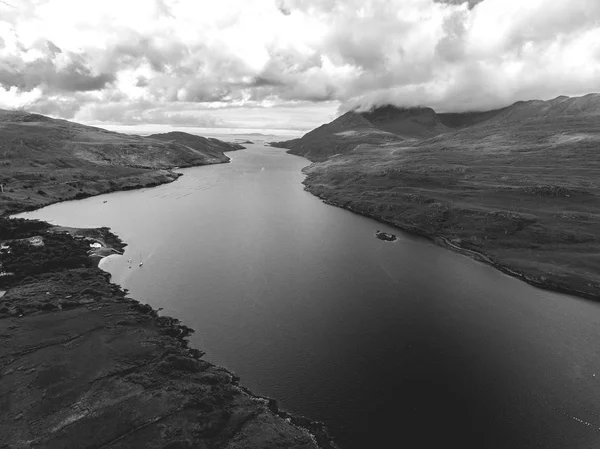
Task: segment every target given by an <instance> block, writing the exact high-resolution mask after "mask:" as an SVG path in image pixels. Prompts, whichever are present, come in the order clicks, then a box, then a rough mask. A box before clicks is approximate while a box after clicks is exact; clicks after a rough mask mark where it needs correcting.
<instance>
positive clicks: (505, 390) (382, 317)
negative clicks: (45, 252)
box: [23, 144, 600, 449]
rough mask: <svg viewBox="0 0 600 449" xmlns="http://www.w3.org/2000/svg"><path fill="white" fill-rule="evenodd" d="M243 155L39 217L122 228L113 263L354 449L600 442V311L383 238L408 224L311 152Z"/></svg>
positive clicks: (249, 377) (217, 351)
mask: <svg viewBox="0 0 600 449" xmlns="http://www.w3.org/2000/svg"><path fill="white" fill-rule="evenodd" d="M229 155H230V156H231V157H232V158H233V162H232V163H231V164H223V165H215V166H208V167H197V168H190V169H185V170H182V172H183V173H184V176H183V177H182V178H180V179H179V180H178V181H176V182H175V183H172V184H168V185H163V186H159V187H155V188H151V189H144V190H138V191H129V192H119V193H113V194H110V195H104V196H99V197H95V198H89V199H86V200H81V201H76V202H68V203H61V204H57V205H54V206H50V207H47V208H44V209H41V210H39V211H36V212H33V213H30V214H23V216H26V217H30V218H41V219H44V220H49V221H51V222H54V223H59V224H62V225H68V226H80V227H85V226H88V227H95V226H109V227H111V228H112V230H113V231H114V232H115V233H116V234H118V235H119V236H120V237H121V238H122V239H123V240H125V241H126V242H127V243H128V244H129V246H128V247H127V250H126V253H125V256H124V257H118V256H117V257H110V258H107V259H105V260H104V262H103V265H102V266H103V268H104V269H106V270H108V271H109V272H110V273H111V274H112V275H113V279H114V281H116V282H118V283H120V284H121V285H122V286H123V287H125V288H128V289H129V290H130V295H131V296H132V297H135V298H137V299H140V300H142V301H144V302H148V303H149V304H151V305H152V306H154V307H163V308H164V311H163V312H162V313H164V314H168V315H171V316H175V317H178V318H180V319H181V320H182V321H183V322H184V323H185V324H186V325H188V326H190V327H192V328H194V329H196V333H195V334H194V335H193V337H192V344H193V345H195V346H196V347H199V348H202V349H204V350H206V351H207V356H206V358H207V359H208V360H210V361H212V362H215V363H217V364H221V365H224V366H226V367H227V368H229V369H231V370H232V371H234V372H235V373H237V374H238V375H240V376H241V378H242V383H243V384H244V385H245V386H247V387H249V388H251V389H252V390H253V391H255V392H256V393H258V394H263V395H267V396H272V397H274V398H277V399H278V400H279V401H280V403H281V404H282V406H283V407H284V408H286V409H288V410H290V411H292V412H295V413H298V414H303V415H306V416H309V417H311V418H313V419H317V420H322V421H325V422H326V423H327V424H328V425H329V427H330V428H331V429H332V431H333V433H334V435H335V436H336V437H337V440H338V442H339V443H340V446H341V447H342V449H363V448H421V447H423V448H429V447H434V448H437V447H446V446H448V447H461V448H511V449H513V448H598V447H600V307H599V305H598V304H595V303H592V302H589V301H585V300H580V299H577V298H573V297H569V296H565V295H559V294H553V293H549V292H545V291H542V290H538V289H535V288H533V287H531V286H529V285H526V284H524V283H522V282H519V281H517V280H515V279H512V278H510V277H507V276H505V275H503V274H501V273H500V272H498V271H496V270H494V269H492V268H490V267H487V266H485V265H482V264H479V263H477V262H474V261H472V260H471V259H468V258H466V257H463V256H460V255H457V254H454V253H452V252H449V251H446V250H444V249H441V248H439V247H436V246H434V245H432V244H429V243H428V242H426V241H424V240H421V239H419V238H415V237H412V236H409V235H406V234H401V235H400V239H399V240H398V241H397V242H394V243H388V242H382V241H380V240H377V239H376V238H374V236H373V233H374V232H375V231H376V230H377V229H381V230H384V231H392V232H395V233H396V234H398V232H397V231H394V230H393V229H391V228H389V227H387V226H385V225H382V224H379V223H377V222H375V221H373V220H370V219H367V218H364V217H360V216H357V215H353V214H352V213H350V212H347V211H344V210H342V209H338V208H335V207H331V206H327V205H325V204H323V203H322V202H321V201H320V200H318V199H317V198H315V197H313V196H311V195H310V194H308V193H306V192H304V190H303V188H302V184H301V181H302V179H303V175H302V174H301V172H300V169H301V168H302V167H303V166H305V165H307V164H308V162H307V161H306V160H305V159H303V158H299V157H295V156H290V155H286V154H285V153H283V151H282V150H278V149H275V148H269V147H264V146H262V145H259V144H255V145H250V146H249V148H248V150H245V151H239V152H234V153H229ZM104 201H106V203H104ZM129 258H131V259H133V262H134V263H133V264H132V267H131V268H129V264H128V263H127V259H129ZM139 260H143V261H144V265H143V267H138V262H139Z"/></svg>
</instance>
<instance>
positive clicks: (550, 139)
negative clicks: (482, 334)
mask: <svg viewBox="0 0 600 449" xmlns="http://www.w3.org/2000/svg"><path fill="white" fill-rule="evenodd" d="M560 98H566V97H560ZM582 98H583V99H584V100H585V101H579V103H578V104H576V105H575V106H573V104H567V105H565V104H562V102H561V103H560V107H561V108H562V110H561V111H562V112H561V111H559V112H558V113H557V112H556V110H555V109H556V108H555V107H554V106H553V105H552V104H550V105H549V103H551V102H531V103H533V104H531V103H519V104H516V105H515V106H514V107H512V109H511V108H506V109H504V110H501V111H497V112H495V113H493V114H490V113H486V114H488V116H487V117H484V119H483V120H482V121H479V120H478V119H477V117H475V119H474V117H473V115H472V114H471V115H464V117H462V118H461V117H460V116H458V117H451V118H452V120H453V122H452V121H451V120H449V118H448V117H442V119H444V120H445V121H446V122H447V123H454V125H455V126H456V127H455V128H449V129H448V130H447V131H444V132H443V133H441V134H439V135H437V136H434V137H432V138H426V139H409V138H407V139H405V140H404V141H402V142H390V143H379V144H376V145H373V144H370V143H362V142H361V141H360V139H357V141H356V142H355V144H354V146H353V147H352V149H350V150H349V151H347V152H346V153H345V154H339V155H336V156H332V157H328V158H326V159H325V160H324V161H322V162H317V163H314V164H312V165H311V166H310V167H308V168H307V169H306V170H305V171H306V173H307V175H308V176H307V178H306V180H305V184H306V187H307V190H309V191H310V192H312V193H314V194H315V195H317V196H319V197H321V198H323V199H324V200H326V201H328V202H330V203H333V204H336V205H339V206H342V207H346V208H349V209H352V210H354V211H356V212H358V213H362V214H365V215H368V216H371V217H374V218H377V219H379V220H382V221H386V222H389V223H392V224H394V225H396V226H398V227H400V228H403V229H407V230H410V231H413V232H417V233H420V234H422V235H426V236H429V237H431V238H433V239H435V240H436V241H437V242H439V243H441V244H444V245H445V246H448V247H452V248H453V249H456V250H460V251H463V252H465V253H468V254H471V255H475V253H478V254H483V255H485V256H486V257H480V258H481V259H482V260H485V261H487V262H488V263H492V264H493V265H496V266H498V267H499V268H503V269H504V270H505V271H507V272H511V274H517V275H518V274H521V275H523V276H522V277H523V279H525V280H527V281H529V282H531V283H533V284H536V285H540V286H543V287H546V288H550V289H554V290H562V291H569V292H572V293H576V294H579V295H582V296H588V297H594V298H600V123H599V122H598V120H597V118H598V115H597V108H596V106H597V104H599V103H598V98H597V97H594V98H592V100H593V101H590V99H589V98H586V97H582ZM568 100H573V99H568ZM576 100H579V99H576ZM564 101H567V100H564ZM564 101H563V102H564ZM556 103H557V104H559V102H558V101H556ZM582 103H583V106H582ZM567 107H568V108H571V112H568V111H567V112H565V109H567ZM573 111H574V112H573ZM465 123H467V125H465ZM471 123H475V124H471ZM295 148H296V149H297V148H299V147H298V146H296V147H295ZM292 152H294V150H292ZM314 159H315V160H317V161H318V160H320V158H314Z"/></svg>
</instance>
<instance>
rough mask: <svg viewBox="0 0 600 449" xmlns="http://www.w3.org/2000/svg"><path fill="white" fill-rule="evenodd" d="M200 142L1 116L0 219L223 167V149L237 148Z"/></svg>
mask: <svg viewBox="0 0 600 449" xmlns="http://www.w3.org/2000/svg"><path fill="white" fill-rule="evenodd" d="M181 134H185V133H181ZM188 136H191V135H188ZM193 137H195V136H192V137H191V138H193ZM206 140H207V141H208V142H207V143H205V144H203V145H202V144H200V143H199V142H198V143H194V144H193V145H185V144H182V143H180V142H178V141H177V139H171V140H168V141H165V140H163V139H162V138H155V139H152V138H146V137H141V136H134V135H127V134H120V133H116V132H112V131H107V130H105V129H102V128H96V127H92V126H86V125H81V124H79V123H74V122H69V121H66V120H57V119H52V118H49V117H45V116H43V115H38V114H29V113H27V112H22V111H5V110H0V184H2V186H3V190H4V191H3V192H0V213H2V214H6V213H12V212H16V211H19V210H24V209H30V208H35V207H39V206H41V205H44V204H49V203H52V202H56V201H61V200H65V199H71V198H80V197H84V196H89V195H95V194H98V193H102V192H107V191H112V190H120V189H128V188H136V187H140V186H148V185H156V184H160V183H164V182H169V181H172V180H174V179H176V178H177V176H178V175H177V174H175V173H172V172H170V171H169V169H171V168H173V167H188V166H194V165H205V164H216V163H223V162H228V161H229V158H228V157H227V156H225V155H224V154H223V151H229V150H234V149H239V145H237V144H233V145H232V144H228V143H225V142H221V141H218V140H216V139H214V140H212V139H211V140H208V139H206Z"/></svg>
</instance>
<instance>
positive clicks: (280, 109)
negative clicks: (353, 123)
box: [0, 0, 600, 129]
mask: <svg viewBox="0 0 600 449" xmlns="http://www.w3.org/2000/svg"><path fill="white" fill-rule="evenodd" d="M599 75H600V2H598V1H597V0H528V1H523V0H377V1H376V0H220V1H219V2H210V3H209V2H198V1H196V0H128V1H122V0H104V1H103V2H94V3H90V2H81V1H77V0H19V1H18V2H17V1H12V0H7V1H5V2H0V107H5V108H15V107H19V108H27V109H31V110H34V111H36V112H41V113H44V114H49V115H54V116H60V117H64V118H69V119H76V120H81V121H90V122H94V123H109V122H110V123H121V124H130V125H135V124H141V123H156V124H167V123H171V124H174V125H178V126H209V127H219V126H223V127H229V126H232V125H235V126H236V127H239V126H241V127H243V119H241V120H240V117H244V114H245V116H246V117H248V118H247V120H248V125H249V126H250V124H251V125H252V127H253V128H256V127H260V126H257V125H259V124H260V123H257V122H256V120H255V118H256V117H259V116H260V117H261V120H263V121H264V123H266V124H269V125H277V126H291V127H292V128H291V129H296V127H295V126H294V124H293V120H286V119H283V120H282V119H280V118H279V115H281V114H292V111H298V110H300V109H302V108H304V109H303V110H305V111H309V110H311V107H312V106H311V105H320V106H319V111H321V114H319V115H315V123H309V122H310V120H309V121H308V122H307V121H306V120H308V119H309V114H306V115H303V116H302V117H303V120H302V126H306V128H311V127H313V126H315V125H318V124H319V123H317V122H316V120H317V119H319V120H321V119H322V117H323V116H324V115H326V114H324V113H323V111H325V110H327V111H329V112H328V113H327V114H333V113H335V110H336V108H337V107H338V106H340V105H341V109H343V110H344V109H349V108H356V107H358V108H363V109H365V108H369V107H372V106H373V105H378V104H383V103H394V104H398V105H401V106H416V105H428V106H432V107H434V108H436V109H438V110H443V111H450V110H456V111H462V110H474V109H487V108H494V107H501V106H505V105H507V104H509V103H511V102H514V101H517V100H527V99H532V98H542V99H547V98H551V97H554V96H557V95H559V94H566V95H578V94H585V93H588V92H591V91H599V90H600V76H599ZM250 111H252V115H251V114H250ZM256 111H262V112H261V113H257V112H256ZM292 116H294V117H296V116H297V114H296V115H294V114H292Z"/></svg>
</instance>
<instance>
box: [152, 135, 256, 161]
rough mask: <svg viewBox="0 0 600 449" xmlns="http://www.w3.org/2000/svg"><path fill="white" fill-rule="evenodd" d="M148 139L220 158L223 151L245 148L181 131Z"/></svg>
mask: <svg viewBox="0 0 600 449" xmlns="http://www.w3.org/2000/svg"><path fill="white" fill-rule="evenodd" d="M147 137H148V139H155V140H160V141H163V142H171V143H178V144H181V145H184V146H186V147H188V148H191V149H193V150H194V151H200V152H202V153H203V154H205V155H208V156H212V157H215V158H220V157H222V156H223V152H225V151H235V150H243V149H244V148H245V147H244V146H242V145H240V144H238V143H227V142H223V141H222V140H219V139H215V138H214V137H208V138H207V137H202V136H197V135H195V134H189V133H184V132H181V131H172V132H169V133H163V134H151V135H149V136H147Z"/></svg>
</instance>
